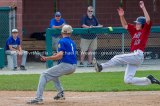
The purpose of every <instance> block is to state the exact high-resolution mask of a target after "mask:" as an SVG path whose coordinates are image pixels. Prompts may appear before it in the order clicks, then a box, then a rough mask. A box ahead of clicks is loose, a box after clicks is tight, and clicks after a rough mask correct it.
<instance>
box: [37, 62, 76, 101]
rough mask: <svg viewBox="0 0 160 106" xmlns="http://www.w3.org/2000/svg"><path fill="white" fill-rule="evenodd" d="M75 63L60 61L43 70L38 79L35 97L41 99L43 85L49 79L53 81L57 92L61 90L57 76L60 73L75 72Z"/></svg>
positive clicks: (60, 74)
mask: <svg viewBox="0 0 160 106" xmlns="http://www.w3.org/2000/svg"><path fill="white" fill-rule="evenodd" d="M75 69H76V64H68V63H60V64H58V65H55V66H53V67H51V68H49V69H47V70H46V71H44V72H43V73H42V74H41V76H40V79H39V84H38V88H37V92H36V99H43V91H44V88H45V85H46V84H47V82H49V81H53V82H54V85H55V88H56V90H57V91H58V92H61V91H63V87H62V86H61V83H60V81H59V77H60V76H62V75H68V74H72V73H73V72H75Z"/></svg>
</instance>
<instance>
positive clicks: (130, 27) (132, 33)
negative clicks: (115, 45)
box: [127, 24, 136, 37]
mask: <svg viewBox="0 0 160 106" xmlns="http://www.w3.org/2000/svg"><path fill="white" fill-rule="evenodd" d="M127 30H128V32H129V34H130V35H131V36H132V37H133V36H134V34H135V32H136V28H135V26H134V25H133V24H128V28H127Z"/></svg>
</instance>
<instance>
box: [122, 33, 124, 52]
mask: <svg viewBox="0 0 160 106" xmlns="http://www.w3.org/2000/svg"><path fill="white" fill-rule="evenodd" d="M122 53H124V33H122Z"/></svg>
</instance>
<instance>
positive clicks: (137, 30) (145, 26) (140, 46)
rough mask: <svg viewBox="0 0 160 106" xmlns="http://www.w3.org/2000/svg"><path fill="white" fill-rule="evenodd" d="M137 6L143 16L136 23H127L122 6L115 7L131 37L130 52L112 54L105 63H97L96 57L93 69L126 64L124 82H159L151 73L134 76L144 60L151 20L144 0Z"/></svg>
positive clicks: (135, 83) (136, 83)
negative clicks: (144, 75) (145, 75)
mask: <svg viewBox="0 0 160 106" xmlns="http://www.w3.org/2000/svg"><path fill="white" fill-rule="evenodd" d="M139 6H140V8H141V9H142V11H143V13H144V16H145V17H143V16H140V17H138V18H137V20H136V21H134V22H135V23H136V25H132V24H128V23H127V22H126V20H125V18H124V10H123V8H119V9H117V11H118V14H119V17H120V21H121V24H122V26H123V28H125V29H127V30H128V32H129V33H130V35H131V37H132V41H131V48H130V51H131V53H128V54H121V55H116V56H114V57H113V58H112V59H111V60H109V61H108V62H106V63H101V64H98V63H97V61H96V59H94V60H93V63H94V66H95V70H96V71H97V72H101V71H102V69H104V68H108V67H111V66H115V65H118V64H127V67H126V70H125V75H124V82H125V83H126V84H133V85H149V84H160V81H159V80H157V79H155V78H154V77H153V76H152V75H148V76H147V77H141V78H138V77H134V76H135V73H136V70H137V68H138V67H139V65H140V64H141V63H142V62H143V60H144V49H145V46H146V43H147V40H148V36H149V34H150V29H151V25H152V22H151V21H150V16H149V14H148V12H147V10H146V8H145V5H144V2H143V1H140V2H139Z"/></svg>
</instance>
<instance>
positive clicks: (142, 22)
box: [134, 16, 146, 25]
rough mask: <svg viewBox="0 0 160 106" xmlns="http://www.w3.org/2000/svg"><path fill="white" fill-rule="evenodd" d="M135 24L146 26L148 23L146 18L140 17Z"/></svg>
mask: <svg viewBox="0 0 160 106" xmlns="http://www.w3.org/2000/svg"><path fill="white" fill-rule="evenodd" d="M134 22H135V23H139V24H142V25H143V24H145V23H146V18H145V17H143V16H140V17H138V18H137V19H136V21H134Z"/></svg>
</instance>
